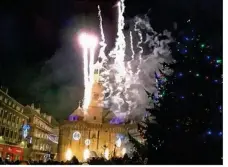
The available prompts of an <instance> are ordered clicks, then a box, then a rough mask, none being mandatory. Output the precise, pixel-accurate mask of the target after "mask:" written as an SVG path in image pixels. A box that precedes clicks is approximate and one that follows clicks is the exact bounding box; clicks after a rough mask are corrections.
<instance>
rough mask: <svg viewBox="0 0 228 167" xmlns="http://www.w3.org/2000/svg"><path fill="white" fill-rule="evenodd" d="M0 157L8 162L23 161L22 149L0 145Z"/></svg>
mask: <svg viewBox="0 0 228 167" xmlns="http://www.w3.org/2000/svg"><path fill="white" fill-rule="evenodd" d="M0 157H1V158H2V159H8V160H9V161H16V160H23V148H21V147H17V146H11V145H2V144H0Z"/></svg>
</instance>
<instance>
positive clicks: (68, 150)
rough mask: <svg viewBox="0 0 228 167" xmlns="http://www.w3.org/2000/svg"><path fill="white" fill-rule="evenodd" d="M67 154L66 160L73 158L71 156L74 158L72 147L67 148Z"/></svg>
mask: <svg viewBox="0 0 228 167" xmlns="http://www.w3.org/2000/svg"><path fill="white" fill-rule="evenodd" d="M65 156H66V160H67V161H69V160H71V158H72V151H71V149H70V148H68V149H67V151H66V155H65Z"/></svg>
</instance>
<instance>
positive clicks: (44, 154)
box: [24, 104, 59, 161]
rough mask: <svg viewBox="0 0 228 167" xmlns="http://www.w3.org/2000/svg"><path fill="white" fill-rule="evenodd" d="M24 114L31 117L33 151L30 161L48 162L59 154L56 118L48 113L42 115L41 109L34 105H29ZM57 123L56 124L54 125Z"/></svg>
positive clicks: (30, 134)
mask: <svg viewBox="0 0 228 167" xmlns="http://www.w3.org/2000/svg"><path fill="white" fill-rule="evenodd" d="M24 113H25V114H26V115H27V116H28V117H29V122H28V124H29V125H30V127H31V129H30V133H29V136H30V137H31V145H32V150H31V153H30V159H32V160H44V161H45V160H48V159H49V158H51V156H52V155H56V153H57V145H58V133H59V132H58V123H57V122H56V121H55V120H54V118H53V117H52V116H50V115H47V114H46V113H41V112H40V108H35V107H34V104H32V105H31V106H29V105H27V106H26V107H25V108H24ZM53 122H55V123H53Z"/></svg>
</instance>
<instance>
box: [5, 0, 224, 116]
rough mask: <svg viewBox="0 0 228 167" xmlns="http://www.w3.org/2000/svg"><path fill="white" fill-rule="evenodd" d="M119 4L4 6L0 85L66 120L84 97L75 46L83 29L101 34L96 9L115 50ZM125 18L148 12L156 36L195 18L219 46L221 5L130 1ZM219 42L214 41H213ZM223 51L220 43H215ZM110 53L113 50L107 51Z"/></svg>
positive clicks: (201, 0) (38, 1)
mask: <svg viewBox="0 0 228 167" xmlns="http://www.w3.org/2000/svg"><path fill="white" fill-rule="evenodd" d="M115 3H116V0H109V1H108V0H34V1H26V0H21V1H18V2H16V3H11V1H8V0H4V1H1V2H0V26H1V28H0V84H1V85H3V86H5V87H8V88H9V94H10V95H11V96H12V97H13V98H15V99H16V100H18V101H19V102H20V103H22V104H24V105H26V104H31V103H35V105H36V106H37V107H38V106H41V109H42V111H44V112H47V113H49V114H53V115H54V116H55V117H56V118H58V119H61V118H64V117H66V116H67V115H68V114H69V113H71V112H72V110H73V109H75V108H76V107H77V102H78V100H80V99H81V98H82V97H83V80H82V77H83V75H82V74H83V73H82V57H81V56H80V51H79V48H77V47H75V46H74V45H72V44H73V42H72V40H73V39H74V35H75V34H77V32H78V30H80V29H82V28H86V27H87V28H92V30H93V31H95V32H96V31H98V18H97V5H98V4H100V5H101V10H102V16H103V19H104V29H105V33H106V34H105V35H106V38H108V44H109V46H110V47H111V46H113V43H114V39H115V36H114V35H115V32H116V29H115V26H116V17H115V16H116V8H115V7H114V6H115ZM125 4H126V12H125V17H126V18H127V19H129V18H131V17H133V16H135V15H137V14H145V13H146V12H147V11H148V10H149V9H151V10H150V13H149V16H150V18H151V23H152V27H153V28H154V29H155V30H156V31H163V30H164V29H169V30H170V31H174V29H173V23H174V22H176V23H177V25H178V32H181V28H182V27H181V25H182V23H183V22H185V21H186V20H187V19H193V20H195V22H196V26H197V28H199V29H202V30H204V32H205V34H206V35H208V36H209V38H208V39H209V40H210V41H211V42H212V43H213V41H218V38H220V39H219V41H221V39H222V33H221V27H222V25H221V22H222V21H221V20H222V1H221V0H218V1H217V0H216V1H215V0H172V1H171V0H148V1H146V0H140V1H136V0H135V1H133V0H128V1H126V3H125ZM215 38H216V39H215ZM214 47H215V49H221V43H217V44H216V43H215V44H214ZM109 49H110V48H109Z"/></svg>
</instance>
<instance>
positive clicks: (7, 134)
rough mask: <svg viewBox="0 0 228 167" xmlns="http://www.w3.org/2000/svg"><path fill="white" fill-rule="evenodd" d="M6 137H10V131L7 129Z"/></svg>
mask: <svg viewBox="0 0 228 167" xmlns="http://www.w3.org/2000/svg"><path fill="white" fill-rule="evenodd" d="M5 136H6V137H8V136H9V129H6V133H5Z"/></svg>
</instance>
